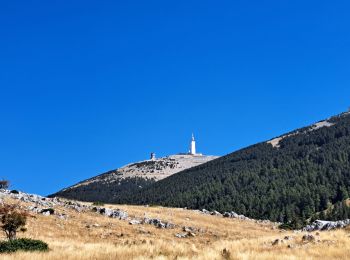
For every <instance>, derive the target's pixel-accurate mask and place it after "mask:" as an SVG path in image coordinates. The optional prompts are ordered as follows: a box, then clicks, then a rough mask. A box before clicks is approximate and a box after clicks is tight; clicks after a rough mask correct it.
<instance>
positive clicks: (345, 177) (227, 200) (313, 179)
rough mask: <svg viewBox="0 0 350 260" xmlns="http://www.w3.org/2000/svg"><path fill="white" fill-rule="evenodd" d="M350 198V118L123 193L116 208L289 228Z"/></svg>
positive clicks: (338, 118) (337, 118) (324, 123)
mask: <svg viewBox="0 0 350 260" xmlns="http://www.w3.org/2000/svg"><path fill="white" fill-rule="evenodd" d="M349 193H350V114H349V113H343V114H341V115H339V116H335V117H332V118H330V119H328V120H325V121H321V122H319V123H317V124H314V125H312V126H309V127H305V128H302V129H298V130H296V131H293V132H291V133H288V134H286V135H283V136H280V137H278V138H275V139H272V140H270V141H268V142H264V143H259V144H256V145H253V146H250V147H248V148H245V149H242V150H240V151H237V152H234V153H231V154H229V155H226V156H224V157H220V158H219V159H217V160H214V161H210V162H208V163H206V164H203V165H200V166H197V167H194V168H191V169H188V170H185V171H183V172H180V173H178V174H175V175H172V176H170V177H169V178H166V179H164V180H162V181H159V182H157V183H154V184H152V185H150V186H148V187H147V188H145V189H143V190H141V191H139V192H137V193H133V194H130V193H125V194H123V196H120V197H118V198H116V199H115V200H114V202H115V203H133V204H158V205H166V206H175V207H190V208H207V209H209V210H218V211H230V210H234V211H236V212H238V213H240V214H244V215H246V216H248V217H252V218H258V219H264V218H265V219H270V220H273V221H283V222H288V221H292V220H295V219H301V220H303V219H307V218H309V217H311V216H313V214H314V213H316V212H320V211H322V210H325V209H326V208H327V206H328V205H329V203H332V204H334V203H337V202H341V201H342V200H343V199H346V198H348V197H349Z"/></svg>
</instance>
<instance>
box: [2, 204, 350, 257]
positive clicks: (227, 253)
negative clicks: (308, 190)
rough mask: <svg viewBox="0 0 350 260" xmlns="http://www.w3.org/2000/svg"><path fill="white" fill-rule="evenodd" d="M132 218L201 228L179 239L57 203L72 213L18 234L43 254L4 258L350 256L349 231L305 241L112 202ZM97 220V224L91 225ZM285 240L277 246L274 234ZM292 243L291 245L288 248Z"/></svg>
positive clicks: (38, 221)
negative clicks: (37, 243)
mask: <svg viewBox="0 0 350 260" xmlns="http://www.w3.org/2000/svg"><path fill="white" fill-rule="evenodd" d="M112 207H114V208H121V209H124V210H126V211H128V213H129V215H130V216H132V217H134V216H135V217H140V218H141V217H144V215H145V214H146V216H148V217H157V218H160V219H162V220H166V221H171V222H172V223H175V224H177V225H179V226H191V227H197V228H203V229H204V232H203V233H198V234H197V235H196V236H195V237H191V238H183V239H180V238H176V237H175V236H174V235H175V234H176V233H179V232H181V228H177V229H167V230H165V229H157V228H155V227H153V226H151V225H129V223H128V221H123V220H116V219H111V218H107V217H104V216H100V215H98V214H96V213H93V212H87V213H77V212H75V211H73V210H67V209H64V208H56V211H58V212H65V213H67V214H68V215H69V216H70V217H69V218H68V220H61V219H58V218H57V217H55V216H48V217H47V216H42V215H36V216H35V217H33V218H30V219H29V220H28V225H27V227H28V231H27V232H26V233H25V234H21V235H20V236H24V237H30V238H33V239H41V240H43V241H45V242H47V243H48V244H49V246H50V251H49V252H45V253H26V252H18V253H14V254H8V255H2V256H1V259H16V260H17V259H35V260H37V259H57V260H61V259H65V260H69V259H123V260H124V259H208V260H212V259H347V258H350V237H349V235H350V232H349V230H337V231H332V232H320V234H319V235H315V234H314V235H315V237H316V242H310V243H305V242H302V239H301V238H302V236H303V235H304V233H294V232H291V231H280V230H278V229H276V228H275V227H274V226H273V225H272V224H258V223H255V222H252V221H241V220H235V219H224V218H220V217H215V216H207V215H203V214H200V213H198V212H194V211H189V210H183V209H173V208H162V207H142V206H126V205H120V206H115V205H114V206H112ZM93 224H98V225H99V226H98V227H90V228H88V227H87V225H90V226H91V225H93ZM285 236H289V237H291V238H292V239H291V240H284V243H279V244H278V245H275V246H273V245H272V242H273V241H274V240H275V239H284V237H285ZM288 245H290V246H291V248H289V247H288Z"/></svg>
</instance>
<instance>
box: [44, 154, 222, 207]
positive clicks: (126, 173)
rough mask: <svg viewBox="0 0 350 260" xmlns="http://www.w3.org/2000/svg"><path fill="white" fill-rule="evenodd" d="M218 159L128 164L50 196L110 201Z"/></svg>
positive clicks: (178, 158) (186, 157)
mask: <svg viewBox="0 0 350 260" xmlns="http://www.w3.org/2000/svg"><path fill="white" fill-rule="evenodd" d="M216 158H218V157H217V156H205V155H190V154H177V155H171V156H167V157H163V158H158V159H154V160H146V161H141V162H136V163H132V164H128V165H126V166H124V167H121V168H119V169H116V170H112V171H109V172H106V173H103V174H101V175H98V176H96V177H93V178H90V179H87V180H84V181H82V182H79V183H78V184H75V185H73V186H71V187H68V188H66V189H63V190H61V191H59V192H57V193H55V194H53V195H51V197H54V196H59V197H63V198H69V199H76V200H82V201H103V202H112V201H114V200H115V199H116V198H118V197H119V196H123V194H126V193H135V192H137V191H138V190H139V189H142V188H145V187H147V186H149V185H150V184H153V183H155V182H157V181H159V180H162V179H164V178H166V177H169V176H171V175H173V174H175V173H177V172H180V171H183V170H185V169H188V168H191V167H195V166H198V165H201V164H203V163H206V162H208V161H211V160H214V159H216Z"/></svg>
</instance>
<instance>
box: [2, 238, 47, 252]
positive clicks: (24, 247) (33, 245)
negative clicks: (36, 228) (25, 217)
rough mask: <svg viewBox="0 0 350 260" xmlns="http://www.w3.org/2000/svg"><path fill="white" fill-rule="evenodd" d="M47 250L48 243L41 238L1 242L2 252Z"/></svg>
mask: <svg viewBox="0 0 350 260" xmlns="http://www.w3.org/2000/svg"><path fill="white" fill-rule="evenodd" d="M19 250H21V251H47V250H49V246H48V244H46V243H45V242H43V241H41V240H34V239H29V238H19V239H14V240H9V241H3V242H0V253H13V252H16V251H19Z"/></svg>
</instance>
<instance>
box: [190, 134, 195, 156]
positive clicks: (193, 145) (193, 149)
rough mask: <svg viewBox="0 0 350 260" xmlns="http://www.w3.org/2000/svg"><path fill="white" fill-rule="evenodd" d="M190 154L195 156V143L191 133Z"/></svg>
mask: <svg viewBox="0 0 350 260" xmlns="http://www.w3.org/2000/svg"><path fill="white" fill-rule="evenodd" d="M190 154H192V155H195V154H196V141H195V140H194V135H193V133H192V140H191V145H190Z"/></svg>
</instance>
